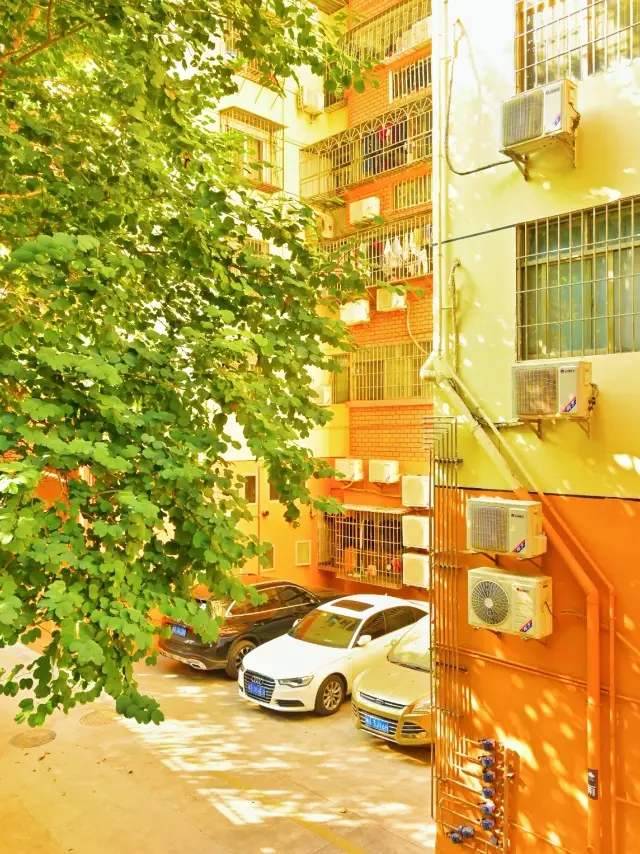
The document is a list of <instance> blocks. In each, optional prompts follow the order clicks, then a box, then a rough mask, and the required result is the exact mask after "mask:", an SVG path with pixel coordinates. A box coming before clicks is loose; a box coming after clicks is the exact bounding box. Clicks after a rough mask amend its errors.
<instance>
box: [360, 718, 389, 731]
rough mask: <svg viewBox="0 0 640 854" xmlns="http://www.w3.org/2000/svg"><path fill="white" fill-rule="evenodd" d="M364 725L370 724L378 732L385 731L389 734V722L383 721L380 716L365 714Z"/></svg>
mask: <svg viewBox="0 0 640 854" xmlns="http://www.w3.org/2000/svg"><path fill="white" fill-rule="evenodd" d="M364 725H365V726H368V727H369V729H375V730H377V731H378V732H384V733H386V734H387V735H389V723H388V721H382V720H380V718H374V717H372V716H371V715H365V716H364Z"/></svg>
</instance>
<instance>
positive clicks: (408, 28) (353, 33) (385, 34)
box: [341, 0, 431, 63]
mask: <svg viewBox="0 0 640 854" xmlns="http://www.w3.org/2000/svg"><path fill="white" fill-rule="evenodd" d="M430 39H431V0H411V2H409V3H407V2H406V1H405V2H402V3H398V5H397V6H393V7H392V8H391V9H387V10H386V11H384V12H381V13H380V14H379V15H376V16H375V17H373V18H369V19H368V20H366V21H363V22H362V23H360V24H358V25H356V26H355V27H352V28H351V29H350V30H349V31H348V32H347V33H346V34H345V35H344V37H343V39H342V44H341V46H342V49H343V50H344V52H345V53H347V54H349V56H352V57H353V58H354V59H357V60H359V61H361V62H362V61H364V60H369V61H372V62H374V63H380V62H392V61H393V60H395V59H397V58H398V57H399V56H401V55H402V54H405V53H409V52H410V51H413V50H416V49H417V48H418V47H421V46H422V45H424V44H426V43H427V42H428V41H429V40H430Z"/></svg>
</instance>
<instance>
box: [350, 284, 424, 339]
mask: <svg viewBox="0 0 640 854" xmlns="http://www.w3.org/2000/svg"><path fill="white" fill-rule="evenodd" d="M412 285H413V286H414V287H417V288H420V289H421V290H422V291H423V292H424V295H423V296H420V297H419V296H417V295H416V294H408V309H407V310H406V311H389V312H386V311H376V310H375V301H374V297H372V306H373V307H372V310H371V320H370V322H369V323H360V324H358V325H357V326H353V327H352V328H351V332H352V334H353V337H354V338H355V343H356V344H357V345H358V346H359V347H371V346H373V345H374V344H404V343H409V342H410V341H411V336H410V335H409V332H408V331H407V316H406V315H407V311H408V312H409V325H410V327H411V333H412V335H413V337H414V338H416V339H417V340H418V341H424V340H426V339H430V338H431V334H432V331H433V309H432V294H433V278H432V277H431V276H425V277H424V278H421V279H414V280H413V282H412Z"/></svg>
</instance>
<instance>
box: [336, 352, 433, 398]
mask: <svg viewBox="0 0 640 854" xmlns="http://www.w3.org/2000/svg"><path fill="white" fill-rule="evenodd" d="M418 343H419V345H420V346H418V344H414V343H413V342H410V343H409V344H387V345H377V346H375V347H362V348H361V349H359V350H356V351H355V353H352V354H351V361H350V366H349V367H350V378H349V379H350V382H349V393H350V398H351V400H396V399H404V398H426V397H428V396H429V383H428V381H427V380H421V379H420V368H421V367H422V365H423V364H424V362H425V359H426V358H427V354H428V353H429V352H430V350H431V342H429V341H421V342H418Z"/></svg>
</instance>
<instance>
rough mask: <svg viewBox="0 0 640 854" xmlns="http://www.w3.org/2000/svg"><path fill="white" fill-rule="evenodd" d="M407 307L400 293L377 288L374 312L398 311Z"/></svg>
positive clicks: (404, 297) (403, 296)
mask: <svg viewBox="0 0 640 854" xmlns="http://www.w3.org/2000/svg"><path fill="white" fill-rule="evenodd" d="M406 307H407V297H406V296H405V294H404V293H402V292H400V291H388V290H386V288H378V290H377V291H376V311H400V310H401V309H403V308H406Z"/></svg>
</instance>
